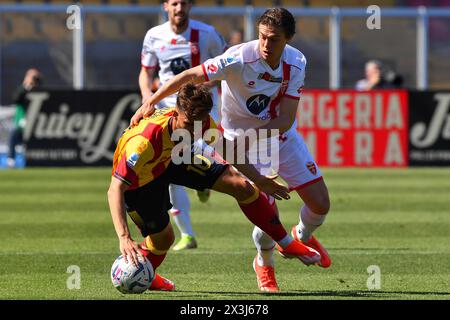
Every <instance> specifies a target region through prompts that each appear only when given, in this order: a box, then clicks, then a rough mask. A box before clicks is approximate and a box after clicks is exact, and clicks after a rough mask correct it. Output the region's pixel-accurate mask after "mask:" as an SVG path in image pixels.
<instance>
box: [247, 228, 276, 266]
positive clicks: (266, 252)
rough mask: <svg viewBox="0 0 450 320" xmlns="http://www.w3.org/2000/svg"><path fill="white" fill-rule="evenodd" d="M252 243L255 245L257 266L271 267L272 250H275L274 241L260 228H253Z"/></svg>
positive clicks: (272, 261)
mask: <svg viewBox="0 0 450 320" xmlns="http://www.w3.org/2000/svg"><path fill="white" fill-rule="evenodd" d="M252 236H253V242H254V243H255V246H256V250H257V251H258V258H257V262H258V265H259V266H272V267H273V265H274V263H275V262H274V260H273V249H274V248H275V241H273V239H272V238H271V237H270V236H269V235H268V234H267V233H265V232H264V231H262V230H261V229H260V228H258V227H255V228H253V233H252Z"/></svg>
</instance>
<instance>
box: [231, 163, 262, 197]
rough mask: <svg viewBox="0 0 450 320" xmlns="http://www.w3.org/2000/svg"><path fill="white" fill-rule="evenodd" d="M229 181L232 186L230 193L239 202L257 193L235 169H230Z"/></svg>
mask: <svg viewBox="0 0 450 320" xmlns="http://www.w3.org/2000/svg"><path fill="white" fill-rule="evenodd" d="M230 182H231V184H232V186H233V187H232V194H231V195H232V196H233V197H234V198H235V199H236V200H237V201H239V202H242V201H246V200H247V199H249V198H252V197H254V196H255V194H257V193H258V190H257V189H256V188H255V187H254V186H253V185H252V184H251V183H250V182H249V181H248V180H247V179H246V178H244V177H243V176H242V175H241V174H239V173H238V172H237V171H234V170H232V171H231V176H230Z"/></svg>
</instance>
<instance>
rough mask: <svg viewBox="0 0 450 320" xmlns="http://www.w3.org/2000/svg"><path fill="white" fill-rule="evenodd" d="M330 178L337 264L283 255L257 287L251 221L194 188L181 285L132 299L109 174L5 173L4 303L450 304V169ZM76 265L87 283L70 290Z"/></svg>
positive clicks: (342, 172)
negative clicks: (120, 284)
mask: <svg viewBox="0 0 450 320" xmlns="http://www.w3.org/2000/svg"><path fill="white" fill-rule="evenodd" d="M323 173H324V176H325V179H326V182H327V185H328V188H329V190H330V196H331V201H332V209H331V211H330V214H329V216H328V218H327V220H326V221H325V224H324V225H323V226H322V227H321V228H320V229H319V230H318V231H317V233H316V234H317V235H318V238H319V239H320V240H321V241H322V242H323V244H324V245H325V246H326V247H327V248H328V250H329V252H330V255H331V257H332V259H333V264H332V266H331V267H330V268H329V269H321V268H319V267H315V266H311V267H306V266H304V265H303V264H301V263H300V262H299V261H297V260H284V259H282V258H281V257H280V256H278V255H276V257H275V259H276V260H275V261H276V265H277V278H278V282H279V285H280V288H281V292H280V293H279V294H272V295H266V294H262V293H259V292H258V290H257V286H256V279H255V275H254V273H253V270H252V267H251V263H252V259H253V257H254V255H255V249H254V247H253V242H252V239H251V231H252V225H251V224H250V222H249V221H248V220H247V219H246V218H245V216H244V215H243V214H242V213H241V212H240V210H239V208H238V206H237V205H236V203H235V202H234V200H233V199H232V198H230V197H228V196H224V195H220V194H218V193H213V194H212V197H211V199H210V201H209V202H208V203H206V204H203V203H200V202H199V201H198V200H197V199H196V195H195V192H193V191H189V193H190V195H191V201H192V204H191V205H192V221H193V226H194V229H195V231H196V233H197V237H198V242H199V248H198V249H196V250H189V251H183V252H173V251H172V252H170V253H169V255H168V256H167V258H166V260H165V262H164V263H163V265H162V266H161V267H160V268H159V269H158V272H159V273H161V274H162V275H164V276H166V277H168V278H170V279H172V280H173V281H174V282H175V283H176V285H177V288H178V290H177V291H176V292H146V293H144V294H142V295H122V294H120V293H119V292H118V291H117V290H116V289H114V288H113V286H112V285H111V280H110V268H111V265H112V262H113V261H114V259H115V258H116V256H118V255H119V248H118V240H117V238H116V235H115V232H114V228H113V225H112V222H111V218H110V214H109V211H108V205H107V198H106V191H107V188H108V185H109V179H110V178H109V174H110V169H109V168H100V169H73V168H63V169H31V168H28V169H25V170H2V171H0V243H1V246H0V299H71V300H72V299H167V300H173V299H188V300H197V299H211V300H214V299H226V300H239V299H249V300H264V299H450V269H449V266H450V169H448V168H445V169H444V168H436V169H383V170H382V169H370V170H364V169H325V170H323ZM149 205H151V204H149ZM299 207H300V201H299V200H298V198H297V197H296V196H293V197H292V199H291V200H290V201H283V202H281V203H279V208H280V211H281V220H282V222H283V223H284V224H285V226H286V227H288V228H289V229H290V227H291V226H292V225H294V224H295V223H296V222H297V219H298V210H299ZM130 226H131V227H132V231H133V234H134V236H135V239H136V240H139V241H140V240H141V237H140V235H139V233H138V231H137V229H136V227H134V225H131V224H130ZM176 232H177V240H178V236H179V235H178V231H176ZM73 265H75V266H78V267H79V268H80V276H81V283H80V288H79V289H69V288H68V287H67V282H68V280H69V283H71V282H70V279H71V278H70V277H71V275H72V274H71V273H68V272H67V270H68V268H69V267H70V266H73ZM369 266H378V267H379V269H380V275H381V278H380V279H381V283H380V288H379V289H375V290H369V288H368V286H367V282H368V280H369V283H372V282H371V279H372V278H373V275H372V274H369V272H368V267H369ZM371 276H372V278H370V279H369V277H371Z"/></svg>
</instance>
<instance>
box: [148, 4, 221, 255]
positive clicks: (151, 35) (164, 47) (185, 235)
mask: <svg viewBox="0 0 450 320" xmlns="http://www.w3.org/2000/svg"><path fill="white" fill-rule="evenodd" d="M191 7H192V2H191V0H165V1H164V10H165V11H166V12H167V14H168V18H169V20H168V21H167V22H166V23H163V24H161V25H158V26H156V27H154V28H151V29H150V30H149V31H148V32H147V34H146V36H145V39H144V44H143V48H142V54H141V65H142V67H141V72H140V74H139V87H140V90H141V94H142V100H143V101H145V100H147V99H148V98H149V97H150V96H151V95H152V91H151V88H152V81H153V75H154V72H155V69H156V68H157V67H158V66H159V73H158V76H159V79H160V84H161V85H163V84H164V83H166V82H167V81H168V80H169V79H171V78H172V77H174V76H175V75H177V74H179V73H181V72H183V71H184V70H186V69H189V68H191V67H195V66H198V65H200V64H201V63H203V62H204V61H206V60H207V59H209V58H212V57H215V56H217V55H219V54H222V53H223V52H224V51H225V49H226V44H225V41H224V40H223V38H222V36H221V35H220V34H219V33H218V32H217V31H216V30H215V29H214V27H212V26H210V25H207V24H205V23H202V22H199V21H196V20H192V19H189V12H190V10H191ZM216 84H217V82H216V81H211V82H210V91H211V93H212V96H213V102H214V105H213V109H212V111H211V116H212V117H213V119H214V120H215V121H216V122H218V121H219V111H218V107H217V102H218V90H217V85H216ZM175 105H176V94H173V95H171V96H168V97H166V98H165V99H163V100H161V101H160V102H159V103H158V105H157V106H156V107H157V108H163V107H167V106H169V107H173V106H175ZM169 191H170V199H171V202H172V204H173V208H172V209H171V214H172V217H173V219H174V221H175V224H176V225H177V227H178V229H179V230H180V233H181V239H180V241H179V242H178V243H177V244H176V245H175V246H174V248H173V249H174V250H183V249H192V248H196V247H197V242H196V240H195V234H194V231H193V229H192V225H191V219H190V215H189V211H190V202H189V197H188V195H187V193H186V190H185V189H184V187H182V186H177V185H174V184H171V185H170V187H169ZM198 196H199V198H200V200H201V201H207V199H208V196H209V190H205V191H203V192H201V191H198Z"/></svg>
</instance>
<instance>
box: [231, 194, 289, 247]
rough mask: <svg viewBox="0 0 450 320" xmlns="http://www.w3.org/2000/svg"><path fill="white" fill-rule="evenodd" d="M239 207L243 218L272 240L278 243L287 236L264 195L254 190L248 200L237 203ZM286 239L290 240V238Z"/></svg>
mask: <svg viewBox="0 0 450 320" xmlns="http://www.w3.org/2000/svg"><path fill="white" fill-rule="evenodd" d="M239 206H240V207H241V210H242V212H244V214H245V216H246V217H247V218H248V219H249V220H250V221H251V222H252V223H253V224H254V225H256V226H258V227H259V228H260V229H261V230H263V231H264V232H265V233H267V234H268V235H269V236H270V237H271V238H272V239H273V240H275V241H277V242H279V241H282V240H284V239H285V238H286V236H288V234H287V232H286V229H284V227H283V225H282V224H281V222H280V219H279V218H278V216H277V214H276V211H275V209H274V208H273V207H272V206H271V205H270V203H269V200H268V199H267V196H266V195H265V194H264V193H262V192H259V191H258V190H255V194H254V195H253V196H252V197H250V198H249V199H247V200H244V201H241V202H239ZM288 237H289V238H290V236H288ZM291 240H292V239H291Z"/></svg>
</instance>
